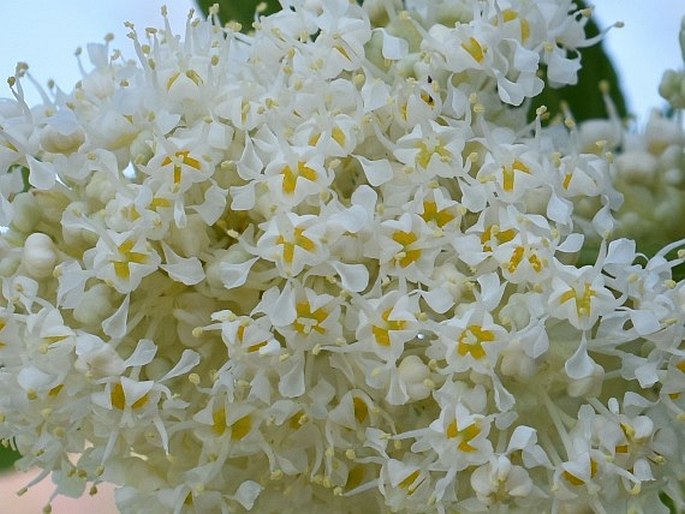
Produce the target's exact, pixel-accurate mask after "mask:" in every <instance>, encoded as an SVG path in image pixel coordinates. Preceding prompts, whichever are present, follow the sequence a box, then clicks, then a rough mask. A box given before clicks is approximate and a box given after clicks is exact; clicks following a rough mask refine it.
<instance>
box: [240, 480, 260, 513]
mask: <svg viewBox="0 0 685 514" xmlns="http://www.w3.org/2000/svg"><path fill="white" fill-rule="evenodd" d="M263 489H264V488H263V487H262V486H261V485H259V484H258V483H257V482H254V481H252V480H245V481H244V482H243V483H242V484H240V486H239V487H238V490H237V491H236V492H235V495H234V496H233V499H234V500H235V501H237V502H238V503H240V505H242V506H243V508H244V509H246V510H250V509H252V507H253V506H254V503H255V501H257V498H258V497H259V495H260V493H261V492H262V490H263Z"/></svg>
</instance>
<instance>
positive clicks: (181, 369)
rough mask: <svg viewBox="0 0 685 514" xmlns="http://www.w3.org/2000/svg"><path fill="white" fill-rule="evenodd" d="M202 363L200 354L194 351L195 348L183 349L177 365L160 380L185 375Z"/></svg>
mask: <svg viewBox="0 0 685 514" xmlns="http://www.w3.org/2000/svg"><path fill="white" fill-rule="evenodd" d="M199 363H200V354H199V353H197V352H194V351H193V350H183V354H182V355H181V358H180V359H179V361H178V362H177V363H176V365H175V366H174V367H173V368H171V369H170V370H169V371H168V372H167V373H166V375H164V376H163V377H162V378H161V379H160V380H159V381H160V382H163V381H165V380H169V379H170V378H174V377H178V376H180V375H185V374H186V373H188V372H189V371H190V370H191V369H193V368H194V367H195V366H197V365H198V364H199Z"/></svg>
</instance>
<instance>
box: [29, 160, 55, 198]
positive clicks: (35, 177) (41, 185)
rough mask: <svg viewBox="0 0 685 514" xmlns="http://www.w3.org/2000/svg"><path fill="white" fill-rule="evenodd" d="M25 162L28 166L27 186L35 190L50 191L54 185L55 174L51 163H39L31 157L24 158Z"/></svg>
mask: <svg viewBox="0 0 685 514" xmlns="http://www.w3.org/2000/svg"><path fill="white" fill-rule="evenodd" d="M26 161H27V162H28V164H29V184H31V185H32V186H33V187H35V188H36V189H44V190H47V189H51V188H52V186H54V185H55V180H56V179H57V173H56V172H55V168H54V167H53V165H52V164H51V163H48V162H40V161H37V160H36V159H34V158H33V157H31V156H30V155H27V156H26Z"/></svg>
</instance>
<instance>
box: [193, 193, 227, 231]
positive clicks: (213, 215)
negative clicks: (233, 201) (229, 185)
mask: <svg viewBox="0 0 685 514" xmlns="http://www.w3.org/2000/svg"><path fill="white" fill-rule="evenodd" d="M225 208H226V191H225V190H224V189H221V188H220V187H218V186H211V187H210V188H209V189H208V190H207V192H206V193H205V201H204V203H202V204H201V205H195V206H194V207H193V209H194V210H195V212H197V213H198V214H199V215H200V217H201V218H202V220H203V221H204V222H205V223H206V224H207V225H214V223H216V222H217V220H218V219H219V218H220V217H221V215H222V214H223V213H224V209H225Z"/></svg>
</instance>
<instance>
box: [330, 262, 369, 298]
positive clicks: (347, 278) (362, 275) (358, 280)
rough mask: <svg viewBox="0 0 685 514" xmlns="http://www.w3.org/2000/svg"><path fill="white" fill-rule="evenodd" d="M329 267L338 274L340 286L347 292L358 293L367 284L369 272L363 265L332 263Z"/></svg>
mask: <svg viewBox="0 0 685 514" xmlns="http://www.w3.org/2000/svg"><path fill="white" fill-rule="evenodd" d="M331 266H333V268H335V271H336V272H337V273H338V276H339V277H340V280H341V282H342V286H343V288H344V289H347V290H348V291H352V292H354V293H358V292H359V291H363V290H364V289H366V286H367V285H368V284H369V270H368V269H367V268H366V266H364V265H363V264H344V263H342V262H337V261H333V262H331Z"/></svg>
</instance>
